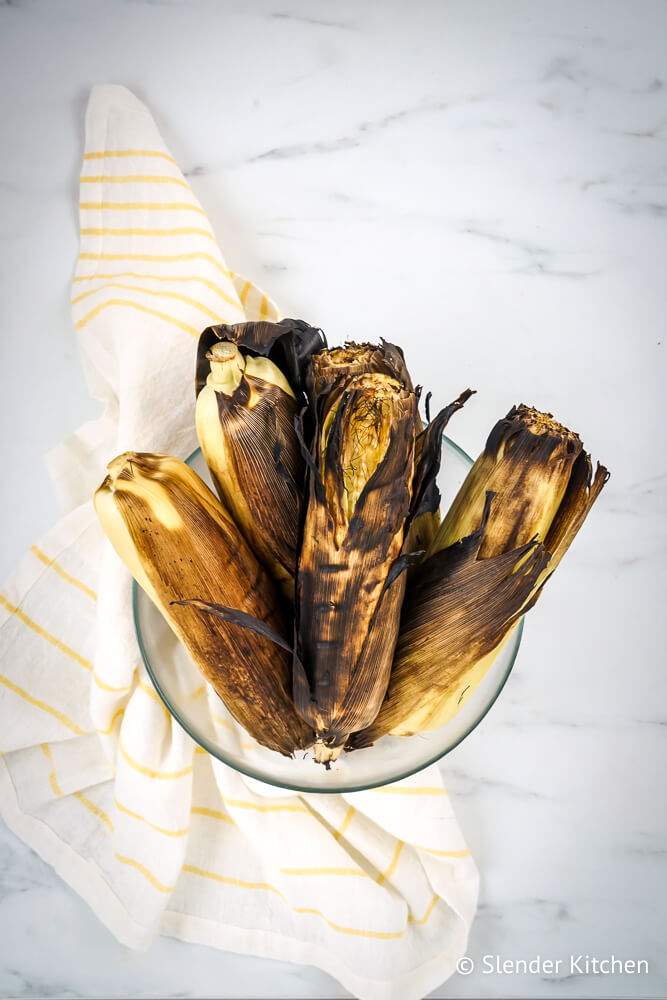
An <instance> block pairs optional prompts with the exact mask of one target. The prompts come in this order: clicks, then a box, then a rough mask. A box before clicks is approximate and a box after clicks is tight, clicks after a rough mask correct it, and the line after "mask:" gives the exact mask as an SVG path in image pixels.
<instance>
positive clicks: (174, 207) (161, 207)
mask: <svg viewBox="0 0 667 1000" xmlns="http://www.w3.org/2000/svg"><path fill="white" fill-rule="evenodd" d="M79 208H80V209H81V211H82V212H197V214H198V215H204V216H205V215H206V212H205V211H204V209H203V208H200V206H199V205H195V203H194V202H190V201H80V202H79Z"/></svg>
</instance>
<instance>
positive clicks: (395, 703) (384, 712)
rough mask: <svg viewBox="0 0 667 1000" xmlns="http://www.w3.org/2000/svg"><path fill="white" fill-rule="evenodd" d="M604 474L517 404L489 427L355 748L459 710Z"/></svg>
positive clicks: (418, 580) (420, 578)
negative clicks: (376, 707)
mask: <svg viewBox="0 0 667 1000" xmlns="http://www.w3.org/2000/svg"><path fill="white" fill-rule="evenodd" d="M607 478H608V473H607V470H606V469H605V468H604V467H602V466H599V465H598V468H597V470H596V473H595V476H594V477H593V472H592V466H591V461H590V456H589V455H588V454H586V452H585V451H584V450H583V446H582V443H581V441H580V439H579V437H578V436H577V435H576V434H573V433H572V432H571V431H568V430H567V429H566V428H564V427H562V426H561V425H560V424H558V423H557V422H556V421H554V420H553V418H552V417H551V416H550V415H549V414H545V413H540V412H539V411H536V410H534V409H532V408H530V407H526V406H520V407H515V408H513V409H512V410H510V412H509V413H508V415H507V417H506V418H505V419H504V420H500V421H499V422H498V423H497V424H496V426H495V427H494V429H493V430H492V432H491V434H490V435H489V439H488V441H487V445H486V448H485V450H484V452H483V453H482V455H481V456H480V457H479V458H478V460H477V461H476V462H475V464H474V466H473V467H472V469H471V470H470V472H469V473H468V476H467V477H466V480H465V482H464V483H463V485H462V487H461V489H460V491H459V493H458V495H457V497H456V499H455V500H454V503H453V504H452V506H451V508H450V510H449V512H448V513H447V515H446V517H445V518H444V520H443V523H442V525H441V527H440V529H439V531H438V533H437V535H436V538H435V540H434V542H433V543H432V546H431V551H430V555H429V558H427V559H426V560H425V561H424V563H422V564H421V565H420V566H419V567H418V568H417V570H415V571H414V577H413V578H412V579H411V582H410V590H409V594H408V598H407V600H406V603H405V606H404V608H403V615H402V620H401V630H400V636H399V642H398V646H397V650H396V656H395V659H394V665H393V667H392V674H391V683H390V685H389V689H388V691H387V697H386V699H385V701H384V703H383V705H382V708H381V709H380V712H379V714H378V716H377V718H376V719H375V720H374V722H373V723H372V724H371V726H369V727H368V728H367V730H366V731H365V732H364V733H360V734H357V735H356V736H355V737H354V740H353V745H354V746H358V747H360V746H368V745H370V744H371V743H373V742H374V741H375V740H376V739H378V738H379V737H380V736H382V735H385V734H387V733H392V734H394V735H399V736H401V735H411V734H413V733H416V732H421V731H424V730H429V729H435V728H437V727H438V726H440V725H442V724H444V723H445V722H446V721H448V719H450V718H451V717H452V716H453V715H454V714H455V713H456V712H457V711H458V710H459V709H460V707H461V706H462V705H463V703H464V702H465V700H466V699H467V698H469V697H470V695H471V694H472V692H473V691H474V690H475V688H476V687H477V686H478V685H479V683H480V682H481V680H482V679H483V677H484V676H485V674H486V671H487V670H488V669H489V667H490V666H491V664H492V663H493V661H494V659H495V657H496V655H497V653H498V651H499V648H500V647H501V645H502V643H503V641H504V640H505V639H506V637H507V636H508V634H509V632H510V630H511V629H512V627H513V626H514V624H515V623H516V621H517V618H518V617H519V616H520V615H521V614H523V613H524V612H525V611H527V610H528V609H529V608H530V607H531V606H532V604H533V603H534V602H535V600H537V597H538V596H539V594H540V593H541V589H542V586H543V585H544V582H545V581H546V579H547V578H548V577H549V576H550V575H551V573H552V572H553V571H554V569H555V568H556V566H557V565H558V562H559V561H560V559H561V558H562V556H563V555H564V553H565V551H566V550H567V548H568V547H569V545H570V544H571V542H572V540H573V538H574V536H575V535H576V533H577V531H578V530H579V528H580V527H581V525H582V524H583V521H584V519H585V518H586V516H587V514H588V512H589V511H590V509H591V507H592V505H593V503H594V502H595V500H596V498H597V496H598V495H599V493H600V491H601V489H602V487H603V486H604V484H605V482H606V480H607ZM491 497H492V498H493V500H492V502H491V499H490V498H491ZM537 542H539V544H537V545H536V544H535V543H537ZM499 574H500V575H499Z"/></svg>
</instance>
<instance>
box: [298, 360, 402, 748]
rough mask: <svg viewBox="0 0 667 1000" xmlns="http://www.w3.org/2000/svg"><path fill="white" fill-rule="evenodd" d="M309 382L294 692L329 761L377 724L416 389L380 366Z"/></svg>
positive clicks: (398, 583)
mask: <svg viewBox="0 0 667 1000" xmlns="http://www.w3.org/2000/svg"><path fill="white" fill-rule="evenodd" d="M313 360H314V363H315V365H317V362H316V361H315V359H313ZM312 384H313V388H314V406H315V411H316V413H317V418H318V427H317V430H316V434H315V440H314V444H313V450H312V454H311V456H310V463H311V467H310V476H309V496H308V506H307V510H306V515H305V522H304V527H303V535H302V541H301V548H300V554H299V567H298V575H297V587H296V656H295V672H294V700H295V704H296V708H297V711H298V712H299V714H300V715H301V717H302V718H303V719H304V720H305V721H306V722H307V723H308V724H309V725H310V726H312V728H313V729H314V730H315V732H316V735H317V744H316V758H317V759H318V760H321V761H322V762H325V763H326V762H327V761H328V760H330V759H332V758H334V757H335V756H337V754H338V753H339V752H340V749H341V748H342V746H344V744H345V741H346V739H347V737H348V734H350V733H352V732H354V731H355V730H357V729H361V728H363V727H364V726H366V725H368V724H369V723H370V722H371V721H372V719H373V718H374V717H375V715H376V714H377V711H378V709H379V707H380V703H381V701H382V698H383V696H384V693H385V691H386V688H387V683H388V681H389V670H390V667H391V660H392V656H393V652H394V646H395V642H396V636H397V633H398V622H399V614H400V605H401V602H402V598H403V593H404V587H405V579H404V574H398V575H397V576H396V575H395V574H393V573H392V572H391V571H392V567H393V566H394V565H395V564H396V562H397V560H398V559H399V557H400V554H401V550H402V547H403V541H404V525H405V520H406V517H407V514H408V511H409V505H410V491H411V485H412V477H413V469H414V438H415V423H416V419H417V416H416V413H417V409H416V397H415V394H414V392H413V391H411V390H410V389H407V388H405V387H404V386H403V385H402V384H401V383H400V382H399V381H397V379H395V378H393V377H392V376H390V375H388V374H385V373H379V372H370V373H369V372H366V373H364V374H354V375H352V376H351V377H346V376H343V377H342V378H339V379H335V380H334V381H330V380H326V381H320V382H317V383H316V382H315V381H314V382H313V383H312ZM318 387H319V390H320V391H319V392H318Z"/></svg>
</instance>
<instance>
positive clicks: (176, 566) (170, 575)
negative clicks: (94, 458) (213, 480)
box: [94, 452, 312, 755]
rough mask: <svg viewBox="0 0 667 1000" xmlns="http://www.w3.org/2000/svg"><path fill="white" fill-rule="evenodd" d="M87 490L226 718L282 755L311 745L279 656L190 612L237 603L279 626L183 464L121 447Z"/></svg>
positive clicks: (216, 506)
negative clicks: (194, 603)
mask: <svg viewBox="0 0 667 1000" xmlns="http://www.w3.org/2000/svg"><path fill="white" fill-rule="evenodd" d="M108 472H109V475H108V476H107V477H106V479H105V480H104V482H103V483H102V485H101V486H100V487H99V489H98V490H97V492H96V493H95V498H94V499H95V509H96V511H97V514H98V516H99V519H100V521H101V524H102V527H103V529H104V531H105V533H106V535H107V537H108V538H109V540H110V541H111V542H112V544H113V545H114V547H115V549H116V551H117V552H118V554H119V556H120V557H121V559H122V560H123V561H124V562H125V564H126V565H127V567H128V569H129V570H130V572H131V573H132V575H133V576H134V577H135V579H136V580H137V582H138V583H139V584H140V586H141V587H143V589H144V590H145V591H146V593H147V594H148V596H149V597H150V598H151V599H152V600H153V601H154V603H155V604H156V605H157V607H158V608H159V609H160V611H161V612H162V614H163V615H164V617H165V619H166V620H167V622H168V624H169V625H170V626H171V628H172V629H173V630H174V632H175V633H176V635H177V636H178V637H179V638H180V639H181V641H182V642H183V643H184V645H185V646H186V648H187V649H188V651H189V653H190V655H191V656H192V658H193V660H194V661H195V663H196V664H197V666H198V667H199V669H200V670H201V671H202V673H203V674H204V676H205V677H206V678H207V680H209V681H210V683H211V684H212V685H213V687H214V688H215V690H216V692H217V693H218V695H219V696H220V697H221V698H222V700H223V701H224V703H225V705H226V706H227V708H228V709H229V711H230V712H231V713H232V715H233V716H234V718H235V719H236V720H237V721H238V722H239V723H241V725H243V726H244V727H245V729H246V730H247V731H248V732H249V733H250V734H251V735H252V736H254V738H255V739H256V740H257V741H258V742H259V743H261V744H263V745H264V746H267V747H269V748H270V749H272V750H276V751H278V752H279V753H282V754H285V755H291V754H292V753H293V752H294V751H295V750H296V749H298V748H301V747H304V746H306V745H308V744H309V743H310V742H312V733H311V732H310V731H309V729H308V727H307V726H306V725H305V724H304V723H303V722H302V720H301V719H300V718H299V717H298V716H297V714H296V712H295V710H294V706H293V704H292V700H291V692H290V686H291V684H290V677H291V664H290V659H289V656H288V655H287V654H286V653H285V652H284V650H281V649H280V648H278V647H277V646H276V645H275V644H274V643H272V642H271V641H270V640H269V639H267V638H265V637H263V636H261V635H258V634H256V633H249V632H247V631H244V630H242V629H240V628H238V626H237V625H235V624H230V623H229V622H226V621H220V620H219V619H217V618H215V617H213V616H211V615H202V614H201V613H200V612H199V611H198V610H197V609H196V608H194V607H191V606H184V605H181V604H177V603H174V602H178V601H182V600H185V601H188V600H190V599H192V598H203V599H205V600H209V601H213V602H217V603H220V604H224V605H226V606H229V607H232V608H237V609H239V611H240V612H245V613H247V614H250V615H252V616H254V617H256V618H258V619H261V620H262V621H264V622H265V623H266V624H267V625H268V626H269V627H270V628H272V629H273V630H274V631H275V632H277V633H284V630H285V622H284V620H283V617H282V613H281V610H280V607H279V600H278V596H277V594H276V591H275V589H274V587H273V584H272V583H271V581H270V580H269V578H268V576H267V574H266V573H265V572H264V571H263V569H262V567H261V566H260V564H259V563H258V562H257V559H256V558H255V556H254V555H253V553H252V551H251V550H250V548H249V546H248V545H247V543H246V542H245V539H244V538H243V536H242V535H241V534H240V532H239V530H238V528H237V527H236V525H235V524H234V522H233V521H232V519H231V518H230V517H229V515H228V513H227V512H226V511H225V510H224V509H223V507H222V506H221V504H220V503H219V502H218V500H217V499H216V498H215V497H214V496H213V494H212V493H211V492H210V490H209V489H207V487H206V486H205V485H204V484H203V483H202V481H201V480H200V479H199V477H198V476H197V475H196V474H195V473H194V472H193V471H192V469H190V468H189V466H187V465H186V464H185V463H184V462H180V461H179V460H178V459H175V458H169V457H167V456H163V455H151V454H140V453H136V452H126V453H125V454H123V455H119V456H118V458H115V459H114V460H113V461H112V462H111V463H110V464H109V466H108Z"/></svg>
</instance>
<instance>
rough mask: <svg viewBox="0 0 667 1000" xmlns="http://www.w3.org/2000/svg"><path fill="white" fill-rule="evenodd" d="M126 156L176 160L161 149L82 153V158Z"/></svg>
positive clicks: (99, 158) (101, 150)
mask: <svg viewBox="0 0 667 1000" xmlns="http://www.w3.org/2000/svg"><path fill="white" fill-rule="evenodd" d="M127 156H149V157H150V156H152V157H155V158H159V159H161V160H167V161H168V162H169V163H176V160H175V159H174V157H173V156H171V155H170V154H169V153H163V152H162V150H161V149H100V150H94V151H93V152H91V153H84V154H83V158H84V160H106V159H116V158H122V157H127Z"/></svg>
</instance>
